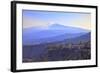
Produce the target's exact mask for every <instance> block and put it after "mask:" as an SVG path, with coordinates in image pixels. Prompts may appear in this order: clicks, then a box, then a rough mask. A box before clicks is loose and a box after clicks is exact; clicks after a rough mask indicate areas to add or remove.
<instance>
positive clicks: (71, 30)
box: [23, 24, 90, 45]
mask: <svg viewBox="0 0 100 73" xmlns="http://www.w3.org/2000/svg"><path fill="white" fill-rule="evenodd" d="M88 35H90V31H89V30H85V29H81V28H76V27H70V26H64V25H60V24H52V25H49V26H48V29H45V28H44V29H41V28H40V29H39V28H35V29H34V28H28V29H23V44H24V45H25V44H41V43H47V42H50V43H52V42H57V41H63V40H65V39H66V40H69V39H70V40H69V41H72V40H71V39H74V38H78V37H80V38H81V37H85V36H88ZM86 38H87V40H88V38H89V37H86Z"/></svg>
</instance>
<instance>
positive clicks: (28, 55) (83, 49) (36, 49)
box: [23, 41, 91, 63]
mask: <svg viewBox="0 0 100 73" xmlns="http://www.w3.org/2000/svg"><path fill="white" fill-rule="evenodd" d="M90 46H91V45H90V41H87V42H83V41H79V42H78V43H65V42H60V43H59V42H58V43H48V44H39V45H23V62H24V63H27V62H45V61H64V60H87V59H91V47H90Z"/></svg>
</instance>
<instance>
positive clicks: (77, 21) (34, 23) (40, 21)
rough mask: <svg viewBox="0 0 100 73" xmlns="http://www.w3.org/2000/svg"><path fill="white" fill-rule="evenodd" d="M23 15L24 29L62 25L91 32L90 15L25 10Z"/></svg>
mask: <svg viewBox="0 0 100 73" xmlns="http://www.w3.org/2000/svg"><path fill="white" fill-rule="evenodd" d="M22 14H23V18H22V19H23V28H30V27H36V28H47V27H48V26H50V25H53V24H61V25H64V26H73V27H79V28H83V29H87V30H91V14H90V13H77V12H53V11H52V12H51V11H35V10H23V13H22Z"/></svg>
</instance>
